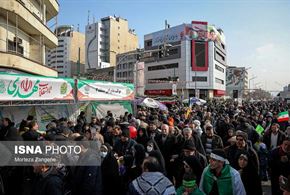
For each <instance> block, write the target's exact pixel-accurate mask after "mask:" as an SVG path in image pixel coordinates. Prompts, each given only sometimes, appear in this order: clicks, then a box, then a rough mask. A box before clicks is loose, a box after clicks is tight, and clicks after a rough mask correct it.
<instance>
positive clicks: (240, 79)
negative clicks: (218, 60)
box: [226, 67, 246, 88]
mask: <svg viewBox="0 0 290 195" xmlns="http://www.w3.org/2000/svg"><path fill="white" fill-rule="evenodd" d="M245 74H246V70H245V68H244V67H236V68H228V69H227V76H226V77H227V79H226V86H227V87H235V88H236V87H244V80H245V77H246V75H245Z"/></svg>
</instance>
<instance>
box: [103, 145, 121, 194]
mask: <svg viewBox="0 0 290 195" xmlns="http://www.w3.org/2000/svg"><path fill="white" fill-rule="evenodd" d="M100 151H101V158H102V164H101V172H102V184H103V195H112V194H119V192H120V190H121V189H122V186H121V178H120V176H119V167H118V161H117V159H116V158H115V156H114V154H113V151H112V146H110V145H109V144H108V143H105V144H103V145H102V146H101V149H100ZM112 183H113V184H114V187H112V185H111V184H112Z"/></svg>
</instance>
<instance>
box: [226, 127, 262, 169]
mask: <svg viewBox="0 0 290 195" xmlns="http://www.w3.org/2000/svg"><path fill="white" fill-rule="evenodd" d="M236 140H237V141H236V144H235V145H232V146H230V147H228V148H227V150H226V154H227V157H228V160H229V162H230V164H231V166H232V167H233V168H235V169H238V158H239V156H240V154H241V152H247V153H248V154H249V160H248V163H249V164H251V166H253V167H254V168H255V170H256V171H257V173H259V159H258V155H257V153H256V151H255V150H254V149H253V147H252V146H251V144H250V143H248V142H247V141H248V135H247V134H246V133H245V132H243V131H237V132H236Z"/></svg>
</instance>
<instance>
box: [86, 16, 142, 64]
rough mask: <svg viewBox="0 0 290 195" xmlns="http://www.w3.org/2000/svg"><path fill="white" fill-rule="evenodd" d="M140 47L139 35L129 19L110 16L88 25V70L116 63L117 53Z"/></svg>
mask: <svg viewBox="0 0 290 195" xmlns="http://www.w3.org/2000/svg"><path fill="white" fill-rule="evenodd" d="M136 48H138V37H137V35H136V34H135V31H134V30H132V29H129V26H128V21H127V20H126V19H123V18H121V17H115V16H108V17H105V18H102V19H101V21H100V22H96V23H93V24H89V25H87V26H86V70H87V69H99V68H105V67H109V66H115V65H116V55H117V54H119V53H124V52H128V51H132V50H135V49H136Z"/></svg>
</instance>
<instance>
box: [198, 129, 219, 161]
mask: <svg viewBox="0 0 290 195" xmlns="http://www.w3.org/2000/svg"><path fill="white" fill-rule="evenodd" d="M201 142H202V144H203V147H204V149H205V152H206V155H207V156H209V155H210V153H211V151H212V150H214V149H218V148H220V149H223V141H222V139H221V137H220V136H218V135H215V134H214V132H213V126H212V125H208V126H207V127H206V129H205V133H203V134H202V136H201Z"/></svg>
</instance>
